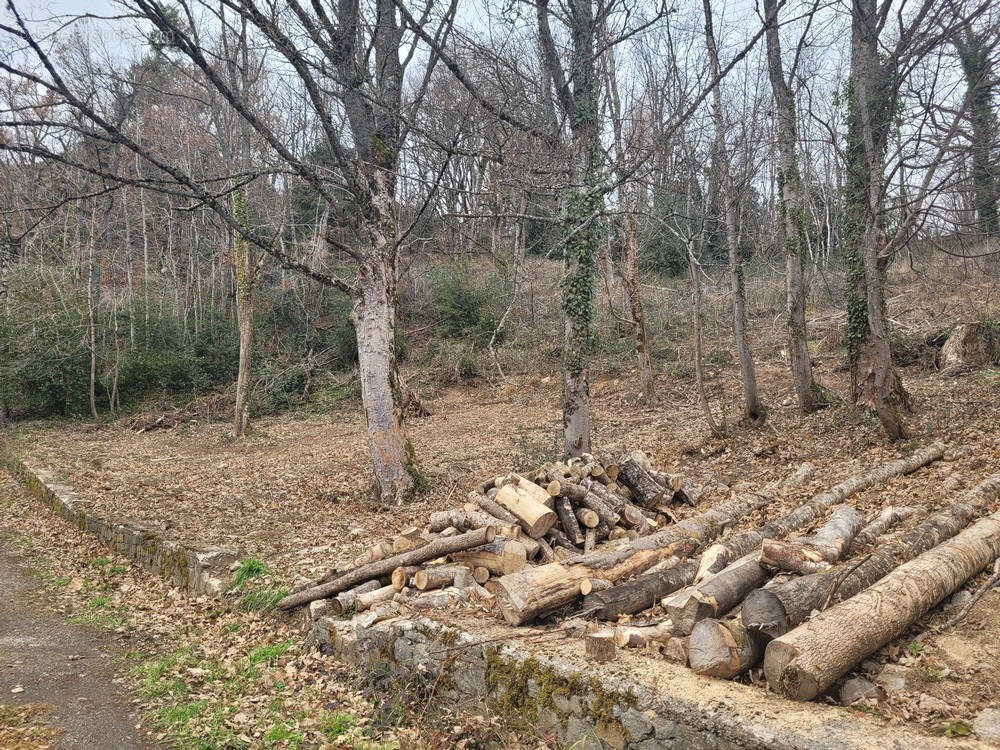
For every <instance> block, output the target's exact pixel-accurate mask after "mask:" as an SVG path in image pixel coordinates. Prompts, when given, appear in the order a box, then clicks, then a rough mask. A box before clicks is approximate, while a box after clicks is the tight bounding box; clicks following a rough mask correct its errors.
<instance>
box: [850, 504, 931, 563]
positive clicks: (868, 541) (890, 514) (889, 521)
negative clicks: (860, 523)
mask: <svg viewBox="0 0 1000 750" xmlns="http://www.w3.org/2000/svg"><path fill="white" fill-rule="evenodd" d="M916 512H917V509H916V508H909V507H900V506H898V505H889V506H886V507H885V508H883V509H882V512H881V513H879V514H878V515H877V516H875V518H873V519H872V520H871V521H870V522H869V523H868V524H867V525H866V526H865V527H864V528H863V529H861V531H859V532H858V533H857V535H856V536H855V537H854V539H852V540H851V543H850V544H849V545H848V546H847V550H848V553H849V554H853V553H854V552H857V551H858V550H859V549H865V548H866V547H869V546H871V545H872V544H874V543H875V540H876V539H878V538H879V537H880V536H882V535H883V534H884V533H885V532H887V531H888V530H889V529H891V528H892V527H893V526H895V525H896V524H898V523H902V522H903V521H907V520H909V519H910V518H912V517H913V515H914V514H915V513H916Z"/></svg>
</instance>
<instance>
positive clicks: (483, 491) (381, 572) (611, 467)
mask: <svg viewBox="0 0 1000 750" xmlns="http://www.w3.org/2000/svg"><path fill="white" fill-rule="evenodd" d="M700 495H701V492H700V491H699V490H697V489H696V488H692V487H691V486H686V485H685V484H684V482H683V481H682V479H681V477H680V476H678V475H676V474H671V473H667V472H663V471H658V470H656V469H654V468H653V466H652V465H651V464H650V462H649V460H648V459H647V458H646V456H645V455H644V454H643V453H642V452H641V451H633V452H632V453H629V454H628V455H626V456H624V457H622V459H621V460H620V461H619V460H615V459H613V458H612V457H611V456H601V457H596V456H593V455H589V454H585V455H583V456H581V457H580V458H574V459H570V460H569V461H567V462H565V463H564V462H558V463H548V464H545V465H544V466H542V467H540V468H538V469H536V470H535V471H532V472H529V473H526V474H516V473H514V474H508V475H506V476H500V477H492V478H490V479H489V480H486V481H484V482H481V483H480V484H479V485H478V486H477V487H475V489H473V490H472V491H471V492H469V494H468V496H467V502H466V503H465V504H464V505H463V506H462V507H456V508H449V509H447V510H443V511H438V512H434V513H431V514H430V516H429V518H428V519H427V523H426V525H425V526H423V527H414V528H409V529H405V530H403V531H401V532H400V533H399V534H397V535H396V536H394V537H392V538H390V539H383V540H380V541H378V542H377V543H376V544H374V545H373V546H372V547H371V548H370V549H369V550H368V551H367V552H365V553H364V554H362V555H361V556H359V557H358V558H357V559H355V560H354V561H353V564H352V565H351V566H350V568H349V569H348V570H342V571H341V570H335V571H331V572H330V573H328V574H327V575H325V576H323V577H322V578H321V579H319V580H318V581H315V582H314V583H312V584H310V585H308V586H306V587H303V588H301V589H299V590H297V591H295V592H293V593H292V594H290V595H289V596H287V597H285V598H284V599H283V600H282V601H281V602H279V604H278V607H279V608H280V609H285V610H287V609H293V608H295V607H298V606H301V605H304V604H309V603H315V602H318V603H317V604H313V605H312V611H313V612H314V614H315V613H327V612H332V613H334V614H343V613H345V612H348V611H355V612H360V611H363V610H366V609H370V608H373V607H375V606H376V605H380V604H384V603H385V602H388V601H395V602H404V603H406V604H409V605H411V606H414V607H417V608H433V607H436V606H449V605H451V604H455V603H459V602H465V601H470V600H472V599H475V600H477V601H490V600H493V599H494V597H495V595H496V594H498V593H501V594H505V593H506V592H505V591H504V590H503V586H502V584H501V582H502V581H503V580H504V579H508V580H510V579H509V577H511V576H516V575H517V574H519V573H521V572H522V571H524V570H526V569H537V570H541V571H545V570H546V566H547V565H551V564H557V565H560V564H563V563H566V564H569V565H572V566H575V570H577V571H578V575H577V576H576V577H575V578H574V579H573V582H572V585H571V587H570V589H571V598H576V597H579V596H583V595H584V594H585V593H586V594H596V593H598V592H599V591H601V590H603V589H605V588H607V587H609V586H610V583H609V581H608V576H609V575H616V576H618V577H624V576H631V575H633V574H634V573H636V572H641V571H644V570H645V569H647V568H649V567H650V566H652V565H655V564H656V563H661V562H664V561H665V562H667V563H672V562H679V561H680V559H681V558H680V557H679V556H686V555H687V554H689V553H690V552H692V551H693V550H694V548H695V546H696V543H695V542H693V541H692V540H691V538H690V535H689V534H688V532H686V531H685V532H683V533H679V534H674V535H673V536H671V537H670V539H669V540H665V539H662V538H661V537H658V536H657V534H659V533H660V532H661V531H662V529H663V527H664V526H666V525H668V524H670V523H672V521H673V520H675V519H676V518H677V516H678V513H680V512H681V511H678V510H677V507H676V506H678V505H684V506H692V505H695V504H696V503H697V502H698V499H699V497H700ZM710 519H711V522H712V524H714V525H716V526H718V527H719V528H720V529H721V528H722V527H724V526H725V525H726V524H727V523H728V520H726V519H721V518H716V517H715V516H714V515H710ZM643 539H646V540H649V541H647V542H641V543H640V540H643ZM632 545H637V546H635V550H634V554H633V552H629V551H628V550H630V549H632ZM590 558H593V559H594V560H595V561H596V562H594V563H593V566H592V567H588V560H589V559H590ZM630 558H634V559H630ZM606 566H611V567H613V568H614V569H615V571H616V572H615V573H613V574H612V573H611V572H609V571H608V570H606ZM543 575H544V573H543ZM470 591H471V595H469V594H470ZM533 616H534V615H533ZM508 619H510V618H508ZM522 621H524V620H522Z"/></svg>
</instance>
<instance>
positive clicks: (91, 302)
mask: <svg viewBox="0 0 1000 750" xmlns="http://www.w3.org/2000/svg"><path fill="white" fill-rule="evenodd" d="M96 232H97V206H96V205H95V206H94V207H93V208H92V209H91V214H90V241H89V243H88V245H89V247H88V250H89V254H88V260H87V271H88V277H87V340H88V343H89V348H90V383H89V390H88V392H87V395H88V399H89V402H90V416H91V417H93V419H94V421H95V422H96V421H97V419H98V417H97V302H98V298H99V295H100V287H99V283H100V274H99V269H98V260H97V239H96V237H95V234H96Z"/></svg>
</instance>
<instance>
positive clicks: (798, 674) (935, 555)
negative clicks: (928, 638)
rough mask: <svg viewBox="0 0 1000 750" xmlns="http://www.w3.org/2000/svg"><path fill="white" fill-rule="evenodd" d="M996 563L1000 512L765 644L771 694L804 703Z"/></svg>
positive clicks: (766, 666) (766, 668) (999, 541)
mask: <svg viewBox="0 0 1000 750" xmlns="http://www.w3.org/2000/svg"><path fill="white" fill-rule="evenodd" d="M997 557H1000V512H997V513H994V514H993V515H992V516H989V517H987V518H984V519H982V520H981V521H979V522H978V523H976V524H975V525H974V526H972V527H971V528H969V529H966V530H965V531H963V532H962V533H961V534H959V535H958V536H956V537H955V538H954V539H951V540H950V541H947V542H944V543H943V544H940V545H938V546H937V547H935V548H933V549H932V550H930V551H928V552H925V553H924V554H922V555H920V556H919V557H917V558H915V559H913V560H911V561H910V562H907V563H904V564H903V565H901V566H899V567H898V568H896V569H895V570H894V571H892V572H891V573H889V574H888V575H887V576H885V577H884V578H883V579H882V580H881V581H879V582H878V583H876V584H875V585H873V586H871V587H869V588H868V589H867V590H865V591H863V592H861V593H859V594H857V595H856V596H854V597H853V598H851V599H848V600H846V601H844V602H842V603H840V604H838V605H837V606H835V607H833V608H831V609H828V610H826V611H825V612H821V613H820V614H818V615H817V616H816V617H814V618H813V619H812V620H810V621H809V622H808V623H806V624H804V625H800V626H799V627H798V628H796V629H795V630H793V631H791V632H790V633H786V634H785V635H783V636H781V637H780V638H778V639H776V640H774V641H771V643H769V644H768V646H767V650H766V652H765V656H764V673H765V674H766V675H767V681H768V685H769V686H770V687H771V689H772V690H774V691H776V692H779V693H781V694H782V695H785V696H786V697H789V698H794V699H795V700H811V699H812V698H814V697H816V696H817V695H819V694H820V693H821V692H823V691H824V690H826V689H827V688H828V687H830V685H832V684H833V683H834V681H835V680H836V679H837V678H838V677H840V676H841V675H842V674H844V673H845V672H847V671H848V670H849V669H850V668H851V667H853V666H854V665H855V664H857V663H858V662H860V661H861V660H862V659H864V658H865V657H866V656H868V655H869V654H871V653H873V652H875V651H877V650H878V649H880V648H881V647H882V646H884V645H885V644H887V643H889V642H890V641H892V640H893V639H895V638H898V637H899V636H901V635H903V634H904V633H905V632H906V631H907V630H908V629H909V627H910V626H911V625H912V624H913V623H914V622H915V621H916V620H917V618H919V617H921V616H922V615H923V614H924V613H925V612H927V611H928V610H930V609H931V608H932V607H934V606H936V605H937V604H938V603H940V602H941V601H942V600H943V599H944V598H945V597H946V596H948V595H950V594H951V593H953V592H954V591H955V590H956V589H957V588H958V587H959V586H961V585H962V584H963V583H965V581H967V580H968V579H969V578H971V577H972V576H974V575H976V574H977V573H978V572H979V571H981V570H982V569H983V568H985V567H986V566H987V565H989V564H990V563H992V562H993V561H994V560H995V559H997Z"/></svg>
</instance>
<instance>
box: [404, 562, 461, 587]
mask: <svg viewBox="0 0 1000 750" xmlns="http://www.w3.org/2000/svg"><path fill="white" fill-rule="evenodd" d="M454 582H455V568H454V567H453V566H439V567H436V568H422V569H421V570H418V571H417V572H416V573H414V574H413V586H414V587H415V588H416V589H417V590H418V591H428V590H430V589H443V588H447V587H448V586H451V585H452V584H453V583H454Z"/></svg>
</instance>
